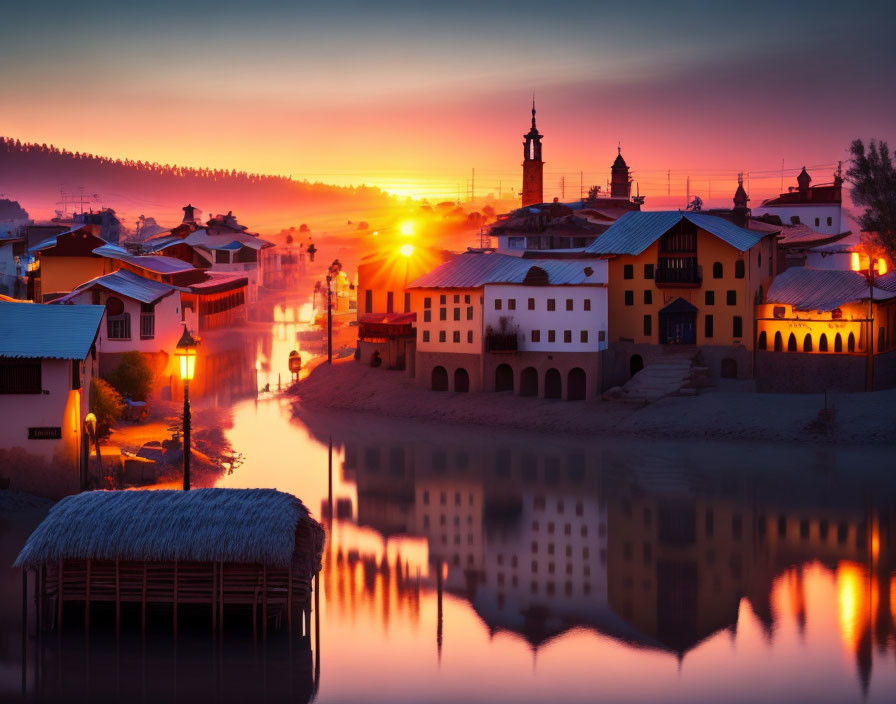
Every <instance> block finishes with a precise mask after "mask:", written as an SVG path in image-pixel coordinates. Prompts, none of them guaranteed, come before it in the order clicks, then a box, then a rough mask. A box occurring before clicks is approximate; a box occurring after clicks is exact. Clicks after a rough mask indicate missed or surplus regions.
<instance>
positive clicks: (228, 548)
mask: <svg viewBox="0 0 896 704" xmlns="http://www.w3.org/2000/svg"><path fill="white" fill-rule="evenodd" d="M302 521H307V522H308V525H309V526H310V528H311V532H312V535H313V536H315V537H314V540H313V546H312V547H310V548H306V549H311V550H315V551H317V555H315V556H314V559H313V564H318V565H319V559H320V552H321V551H322V549H323V540H324V534H323V528H322V527H321V526H320V524H319V523H317V521H315V520H314V519H312V518H311V516H310V514H309V513H308V510H307V509H306V508H305V506H304V505H303V504H302V502H301V501H299V500H298V499H297V498H296V497H295V496H293V495H292V494H285V493H283V492H280V491H276V490H274V489H194V490H192V491H92V492H86V493H83V494H77V495H75V496H69V497H66V498H65V499H63V500H62V501H60V502H59V503H58V504H56V505H55V506H54V507H53V508H52V509H50V512H49V514H48V515H47V517H46V518H45V519H44V521H43V522H42V523H41V524H40V525H39V526H38V527H37V529H36V530H35V531H34V532H33V533H32V534H31V536H30V537H29V538H28V541H27V542H26V543H25V547H24V548H23V549H22V552H21V553H19V556H18V558H16V561H15V565H14V566H16V567H34V566H37V565H40V564H44V563H47V562H53V561H56V560H63V559H87V558H90V559H95V560H116V559H118V560H135V561H144V560H146V561H153V562H155V561H168V560H182V561H198V562H211V561H223V562H242V563H258V564H267V565H271V566H276V567H286V566H288V565H289V563H290V561H291V560H292V557H293V552H294V551H295V548H296V545H295V543H296V528H297V526H298V525H299V523H300V522H302Z"/></svg>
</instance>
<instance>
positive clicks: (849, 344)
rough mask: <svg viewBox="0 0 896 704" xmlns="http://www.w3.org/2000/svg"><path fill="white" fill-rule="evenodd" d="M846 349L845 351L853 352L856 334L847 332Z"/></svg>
mask: <svg viewBox="0 0 896 704" xmlns="http://www.w3.org/2000/svg"><path fill="white" fill-rule="evenodd" d="M846 351H847V352H855V351H856V336H855V335H853V334H852V333H849V337H848V338H847V339H846Z"/></svg>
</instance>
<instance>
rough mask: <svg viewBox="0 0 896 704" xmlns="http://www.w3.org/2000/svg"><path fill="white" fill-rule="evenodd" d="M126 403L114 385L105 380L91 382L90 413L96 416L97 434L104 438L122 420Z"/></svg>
mask: <svg viewBox="0 0 896 704" xmlns="http://www.w3.org/2000/svg"><path fill="white" fill-rule="evenodd" d="M122 411H124V401H122V400H121V394H119V393H118V392H117V391H116V390H115V389H114V388H112V385H111V384H109V383H108V382H107V381H104V380H103V379H93V380H92V381H91V382H90V412H91V413H93V414H94V415H95V416H96V434H97V435H98V436H99V437H101V438H104V437H106V436H107V435H108V434H109V431H110V430H111V429H112V428H113V427H114V426H115V422H116V421H117V420H118V419H119V418H121V414H122Z"/></svg>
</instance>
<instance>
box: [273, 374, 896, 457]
mask: <svg viewBox="0 0 896 704" xmlns="http://www.w3.org/2000/svg"><path fill="white" fill-rule="evenodd" d="M289 393H291V394H293V395H295V396H297V397H298V399H299V403H301V404H302V406H304V407H307V408H324V407H326V408H339V409H350V410H353V411H362V412H370V413H376V414H378V415H385V416H392V417H401V418H417V419H421V420H428V421H438V422H440V423H460V424H467V425H477V426H487V427H504V428H514V429H519V430H533V431H538V432H546V433H569V434H577V435H579V434H590V435H605V436H625V437H668V438H714V439H732V440H733V439H739V440H765V441H776V442H815V443H838V444H850V445H890V444H896V390H893V391H881V392H875V393H873V394H865V393H861V394H837V395H834V396H831V397H829V399H828V403H829V405H833V406H834V408H835V412H834V414H833V421H832V422H830V423H827V424H824V423H819V422H818V419H819V414H820V412H822V411H823V409H824V405H825V399H824V396H823V395H821V394H757V393H750V392H742V391H729V390H724V391H723V390H716V389H711V390H707V391H705V392H704V393H702V394H700V395H699V396H690V397H686V396H676V397H666V398H663V399H660V400H659V401H657V402H655V403H652V404H649V405H634V404H632V403H629V402H625V401H602V400H593V401H579V402H563V401H553V400H552V401H548V400H545V399H533V398H520V397H518V396H514V395H512V394H510V393H509V392H506V393H500V394H496V393H470V394H455V393H438V392H433V391H429V390H427V389H424V388H421V387H419V386H417V385H416V384H415V383H414V381H413V380H412V379H409V378H408V377H407V376H406V375H405V373H404V372H393V371H385V370H382V369H373V368H371V367H369V366H366V365H361V364H358V363H357V362H355V361H354V360H352V359H346V360H339V361H337V362H335V363H334V364H333V366H332V367H330V366H328V365H326V364H322V365H319V366H317V367H316V368H315V369H314V370H313V371H311V373H310V374H309V375H308V377H307V378H305V379H303V380H302V381H300V382H299V383H298V384H296V385H295V386H294V387H293V388H291V389H290V391H289Z"/></svg>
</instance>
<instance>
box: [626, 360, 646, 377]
mask: <svg viewBox="0 0 896 704" xmlns="http://www.w3.org/2000/svg"><path fill="white" fill-rule="evenodd" d="M643 368H644V358H643V357H641V355H639V354H633V355H632V356H631V358H629V360H628V375H629V378H631V377H633V376H634V375H635V374H637V373H638V372H639V371H641V370H642V369H643Z"/></svg>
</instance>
